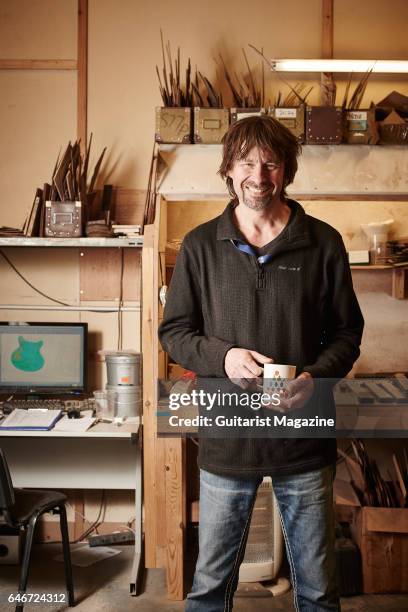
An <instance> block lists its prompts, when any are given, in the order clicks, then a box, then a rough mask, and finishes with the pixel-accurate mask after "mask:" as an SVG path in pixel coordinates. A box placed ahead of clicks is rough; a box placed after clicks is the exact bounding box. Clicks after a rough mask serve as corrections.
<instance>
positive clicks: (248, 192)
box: [242, 183, 276, 210]
mask: <svg viewBox="0 0 408 612" xmlns="http://www.w3.org/2000/svg"><path fill="white" fill-rule="evenodd" d="M248 187H249V188H250V189H248ZM253 189H257V190H259V193H255V192H254V191H252V190H253ZM275 195H276V186H275V185H273V184H270V183H268V184H265V183H262V184H260V185H256V184H255V183H247V184H246V185H243V189H242V196H243V197H242V201H243V203H244V204H245V206H248V208H250V209H251V210H263V209H265V208H267V207H268V206H269V204H270V203H271V202H272V200H273V199H274V197H275Z"/></svg>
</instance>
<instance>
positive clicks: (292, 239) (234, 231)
mask: <svg viewBox="0 0 408 612" xmlns="http://www.w3.org/2000/svg"><path fill="white" fill-rule="evenodd" d="M287 204H288V206H289V207H290V208H291V211H292V217H291V219H290V221H289V224H288V225H287V226H286V227H285V228H284V229H283V231H282V233H281V234H279V236H278V237H277V239H276V241H275V240H273V241H272V243H271V246H270V249H268V252H269V251H271V252H272V251H273V252H274V253H275V252H277V250H279V251H283V250H284V251H288V250H292V249H297V248H300V247H303V246H307V245H309V244H310V243H311V237H310V232H309V227H308V225H309V224H308V221H307V215H306V213H305V211H304V209H303V208H302V206H301V205H300V204H299V202H296V201H295V200H287ZM235 206H236V204H235V202H234V200H231V202H229V204H228V206H227V207H226V209H225V210H224V212H223V213H222V214H221V215H220V216H219V218H218V224H217V240H239V241H240V242H244V243H246V242H247V241H246V239H245V237H244V236H243V234H242V233H241V232H240V231H239V229H238V228H237V227H236V225H235V223H234V216H233V210H234V208H235Z"/></svg>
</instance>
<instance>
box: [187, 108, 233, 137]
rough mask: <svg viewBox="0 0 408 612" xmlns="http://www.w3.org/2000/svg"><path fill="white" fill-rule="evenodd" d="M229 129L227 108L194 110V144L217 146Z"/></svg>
mask: <svg viewBox="0 0 408 612" xmlns="http://www.w3.org/2000/svg"><path fill="white" fill-rule="evenodd" d="M228 127H229V111H228V109H227V108H202V107H200V106H196V107H195V108H194V142H196V143H202V144H219V143H220V142H221V140H222V137H223V136H224V134H225V133H226V132H227V130H228Z"/></svg>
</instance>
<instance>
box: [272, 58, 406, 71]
mask: <svg viewBox="0 0 408 612" xmlns="http://www.w3.org/2000/svg"><path fill="white" fill-rule="evenodd" d="M271 64H272V65H273V67H274V70H277V71H279V72H367V70H371V68H372V70H373V72H383V73H408V61H400V60H340V59H272V60H271Z"/></svg>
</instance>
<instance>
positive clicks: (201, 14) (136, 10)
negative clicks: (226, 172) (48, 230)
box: [0, 0, 408, 226]
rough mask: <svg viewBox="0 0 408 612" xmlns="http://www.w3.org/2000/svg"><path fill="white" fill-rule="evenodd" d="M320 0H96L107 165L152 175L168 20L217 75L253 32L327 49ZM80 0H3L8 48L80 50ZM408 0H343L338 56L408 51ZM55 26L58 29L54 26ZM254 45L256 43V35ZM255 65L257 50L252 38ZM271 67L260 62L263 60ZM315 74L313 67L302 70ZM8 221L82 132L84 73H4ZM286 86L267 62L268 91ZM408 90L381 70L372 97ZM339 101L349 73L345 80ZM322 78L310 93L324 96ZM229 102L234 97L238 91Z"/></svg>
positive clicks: (92, 50) (276, 49)
mask: <svg viewBox="0 0 408 612" xmlns="http://www.w3.org/2000/svg"><path fill="white" fill-rule="evenodd" d="M320 7H321V1H320V0H308V2H303V1H302V0H287V1H286V2H284V3H283V2H280V1H279V0H269V1H268V0H254V1H253V2H251V3H237V2H236V1H235V0H234V1H233V0H223V2H219V1H216V0H209V2H207V3H206V4H205V6H204V5H203V4H202V3H201V2H197V1H194V2H189V3H187V2H186V1H185V0H173V1H172V2H168V1H167V0H156V1H155V2H148V1H146V0H120V1H117V0H90V1H89V79H88V81H89V105H88V125H89V131H93V132H94V149H93V150H94V154H95V156H96V155H97V154H98V153H99V151H100V150H101V148H102V147H103V146H105V145H106V146H107V147H108V157H107V161H106V164H105V168H104V171H103V174H104V175H105V176H106V175H108V174H109V179H110V180H111V181H112V182H114V183H116V184H118V185H121V186H123V187H130V188H137V189H143V188H144V187H145V186H146V184H147V173H148V167H149V162H150V156H151V150H152V144H153V135H154V107H155V106H156V105H160V103H161V101H160V96H159V90H158V84H157V76H156V73H155V66H156V64H158V65H159V66H160V65H161V48H160V36H159V28H160V27H162V28H163V31H164V36H165V38H166V39H170V41H171V44H172V49H173V52H175V51H176V48H177V46H178V45H180V47H181V53H182V60H183V66H184V67H185V65H186V60H187V57H188V56H189V57H190V58H191V60H192V64H193V67H194V66H195V65H197V66H198V68H199V69H200V70H202V71H203V72H204V73H205V74H207V75H208V77H209V78H210V79H213V80H214V81H215V82H217V78H218V80H219V77H220V71H219V70H218V72H217V65H216V63H215V61H214V60H215V59H216V58H217V56H218V53H219V52H222V54H223V56H224V58H225V59H226V60H227V62H228V64H229V65H230V66H231V67H232V68H233V69H235V70H237V71H238V72H241V71H244V63H243V59H242V54H241V47H242V46H245V47H246V45H247V44H248V43H249V42H251V43H253V44H255V45H257V46H259V47H263V48H264V50H265V53H266V55H267V56H269V57H272V56H276V57H279V56H280V57H285V56H286V57H314V56H319V55H320V48H321V46H320V39H321V22H320V21H321V19H320ZM76 18H77V15H76V1H75V0H35V1H30V0H3V2H2V4H1V8H0V57H3V58H13V57H14V58H29V57H36V58H47V57H48V58H73V57H76ZM407 20H408V3H407V2H405V1H404V0H389V1H387V0H375V1H374V2H372V1H370V0H364V1H361V2H357V3H356V2H353V1H352V0H336V1H335V28H334V53H335V55H336V56H337V57H384V58H400V59H408V48H407V43H406V36H405V24H406V23H407ZM44 32H46V34H47V35H46V36H44ZM246 48H247V47H246ZM247 52H248V57H249V60H250V62H251V65H253V66H256V65H258V67H259V62H258V60H257V56H256V55H255V54H254V52H252V51H251V50H250V49H248V48H247ZM258 71H259V70H258ZM297 76H298V77H299V78H302V80H306V81H307V82H311V83H313V82H314V81H313V79H306V77H305V76H303V77H301V75H295V76H294V79H296V77H297ZM0 85H1V89H2V92H3V94H2V96H1V99H0V129H1V133H2V135H3V138H2V140H1V141H0V168H1V174H0V194H1V196H2V202H3V205H0V224H7V225H17V226H18V225H20V226H21V224H22V222H23V220H24V217H25V214H26V211H27V208H28V207H29V206H30V205H31V202H32V198H33V193H34V190H35V187H36V186H37V185H41V184H42V183H43V182H44V181H45V180H47V179H48V178H49V174H50V172H51V169H52V167H53V164H54V161H55V157H56V154H57V152H58V149H59V146H61V145H63V144H65V143H66V142H67V140H68V139H70V138H71V139H73V138H75V135H76V134H75V131H76V77H75V73H68V72H64V73H57V72H50V73H48V72H39V73H28V72H24V73H22V72H17V71H2V72H1V73H0ZM279 88H280V89H283V90H285V88H284V86H283V87H282V84H281V83H280V82H279V81H278V80H277V77H276V75H269V74H268V73H267V91H269V94H270V96H271V97H273V94H274V93H276V91H277V89H279ZM394 88H397V89H400V90H402V91H403V92H405V93H408V80H407V78H406V77H398V78H396V79H392V80H390V79H389V78H388V77H384V76H376V77H372V82H371V84H370V87H369V89H368V92H367V95H366V99H365V102H366V103H367V104H368V103H369V102H370V100H379V99H380V98H381V97H383V96H384V95H385V94H386V93H388V92H389V91H390V90H391V89H394ZM338 89H339V95H338V101H339V102H340V100H341V98H342V91H343V89H344V84H342V82H341V81H339V88H338ZM317 99H318V87H317V84H316V87H315V90H314V91H313V92H312V96H311V98H310V101H311V102H313V101H317ZM225 102H226V103H227V104H230V102H231V98H230V95H229V94H228V93H227V94H226V95H225Z"/></svg>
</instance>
